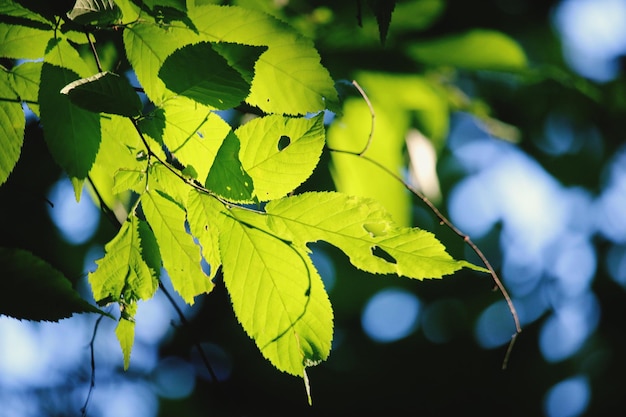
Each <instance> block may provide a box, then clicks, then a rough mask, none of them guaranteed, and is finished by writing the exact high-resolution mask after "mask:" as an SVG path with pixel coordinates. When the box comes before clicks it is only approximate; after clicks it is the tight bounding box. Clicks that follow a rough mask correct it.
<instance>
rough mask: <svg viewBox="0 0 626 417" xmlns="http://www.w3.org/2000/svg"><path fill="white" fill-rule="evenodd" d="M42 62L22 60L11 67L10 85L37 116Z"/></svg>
mask: <svg viewBox="0 0 626 417" xmlns="http://www.w3.org/2000/svg"><path fill="white" fill-rule="evenodd" d="M42 66H43V63H42V62H24V63H22V64H20V65H16V66H15V67H13V68H11V75H12V78H11V81H12V87H13V89H14V90H15V92H16V93H17V94H18V95H19V97H20V99H22V100H23V101H25V102H26V103H27V105H28V107H29V108H30V109H31V110H32V111H33V113H35V114H36V115H37V116H39V104H37V100H38V96H39V80H40V78H41V67H42Z"/></svg>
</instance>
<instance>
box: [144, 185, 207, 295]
mask: <svg viewBox="0 0 626 417" xmlns="http://www.w3.org/2000/svg"><path fill="white" fill-rule="evenodd" d="M141 206H142V208H143V212H144V214H145V215H146V219H147V220H148V223H149V224H150V227H151V228H152V230H153V231H154V235H155V236H156V240H157V243H158V244H159V248H160V250H161V257H162V258H163V266H164V267H165V269H166V270H167V272H168V274H169V277H170V280H171V281H172V286H173V287H174V289H175V290H176V292H178V294H180V296H181V297H182V298H183V300H185V302H187V303H188V304H193V303H194V297H195V296H197V295H200V294H203V293H208V292H210V291H211V290H212V289H213V283H212V282H211V280H210V279H209V277H208V276H207V275H206V274H205V273H204V271H202V267H201V265H200V261H201V256H200V248H199V247H198V246H197V245H196V244H195V243H194V241H193V237H192V236H191V235H190V234H189V233H187V232H186V231H185V211H184V210H183V209H182V208H181V207H180V206H179V205H178V204H176V203H175V202H174V201H172V200H170V198H168V197H167V196H164V195H162V194H161V193H159V192H157V191H151V192H148V193H145V194H143V195H142V197H141Z"/></svg>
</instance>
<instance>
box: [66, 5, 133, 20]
mask: <svg viewBox="0 0 626 417" xmlns="http://www.w3.org/2000/svg"><path fill="white" fill-rule="evenodd" d="M67 17H69V18H70V19H72V20H73V21H74V22H76V23H78V24H81V25H94V26H106V25H110V24H111V23H115V22H117V21H119V20H120V19H121V18H122V12H121V10H120V8H119V7H117V5H116V4H115V2H114V1H113V0H76V4H74V8H73V9H72V10H71V11H70V12H69V13H68V14H67Z"/></svg>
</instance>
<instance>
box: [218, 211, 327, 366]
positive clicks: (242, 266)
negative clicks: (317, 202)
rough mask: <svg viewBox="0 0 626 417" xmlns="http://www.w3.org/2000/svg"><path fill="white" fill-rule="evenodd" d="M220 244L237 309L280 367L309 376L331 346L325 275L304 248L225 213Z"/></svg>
mask: <svg viewBox="0 0 626 417" xmlns="http://www.w3.org/2000/svg"><path fill="white" fill-rule="evenodd" d="M221 218H222V220H223V221H222V224H221V226H220V235H219V246H220V253H221V254H222V261H223V270H224V283H225V285H226V288H227V289H228V293H229V294H230V298H231V301H232V303H233V309H234V311H235V314H236V316H237V318H238V320H239V321H240V323H241V325H242V326H243V328H244V329H245V331H246V333H247V334H248V335H249V336H250V337H251V338H252V339H254V341H255V343H256V345H257V346H258V348H259V349H260V351H261V352H262V353H263V356H265V357H266V358H267V359H268V360H269V361H270V362H271V363H272V364H273V365H274V366H275V367H276V368H278V369H280V370H281V371H284V372H287V373H289V374H291V375H296V376H300V377H303V378H304V377H305V368H306V367H308V366H313V365H315V364H317V363H319V362H320V361H323V360H325V359H326V358H327V357H328V354H329V352H330V344H331V340H332V332H333V330H332V329H333V314H332V308H331V305H330V302H329V300H328V296H327V295H326V292H325V290H324V286H323V284H322V280H321V278H320V276H319V275H318V273H317V271H316V270H315V267H314V266H313V264H312V262H311V261H310V259H309V258H308V256H307V255H306V253H304V252H303V251H302V250H301V249H299V248H297V247H295V246H292V245H289V244H287V243H286V242H284V241H282V240H280V239H277V238H276V237H275V236H272V235H271V234H268V233H266V232H264V231H261V230H259V229H255V228H250V227H248V226H246V225H244V224H242V223H240V222H237V221H234V220H232V219H231V218H229V217H227V216H223V215H222V216H221Z"/></svg>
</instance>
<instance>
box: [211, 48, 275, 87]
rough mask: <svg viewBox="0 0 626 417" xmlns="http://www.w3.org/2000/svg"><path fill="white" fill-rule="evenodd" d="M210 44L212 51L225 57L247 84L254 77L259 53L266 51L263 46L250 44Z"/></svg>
mask: <svg viewBox="0 0 626 417" xmlns="http://www.w3.org/2000/svg"><path fill="white" fill-rule="evenodd" d="M211 46H212V47H213V50H214V51H216V52H217V53H219V54H220V55H221V56H223V57H224V58H226V61H228V65H230V66H231V67H233V68H234V69H236V70H237V71H238V72H239V74H241V76H242V77H243V79H244V80H245V81H246V82H247V83H248V84H251V83H252V80H253V79H254V67H255V65H256V62H257V61H258V59H259V57H260V56H261V54H262V53H263V52H265V51H267V47H265V46H250V45H241V44H237V43H229V42H219V43H213V44H211Z"/></svg>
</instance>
